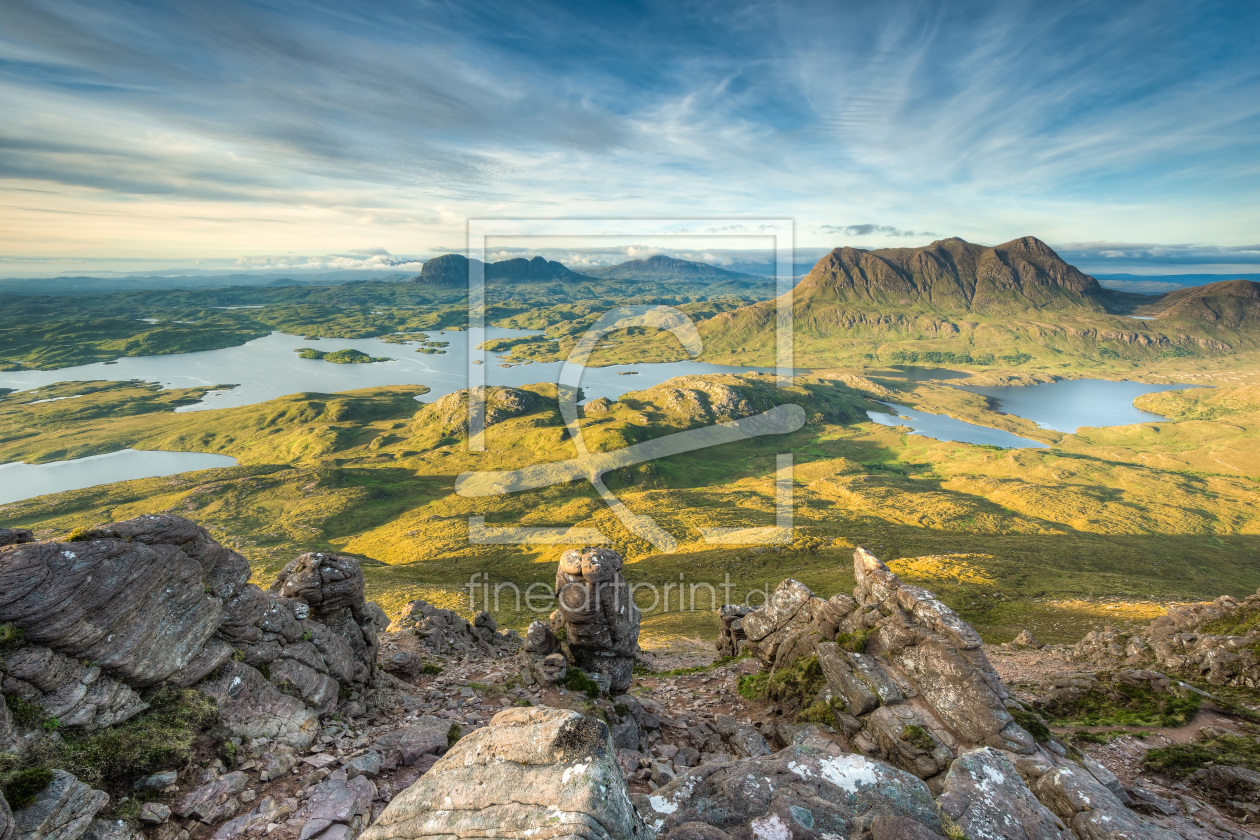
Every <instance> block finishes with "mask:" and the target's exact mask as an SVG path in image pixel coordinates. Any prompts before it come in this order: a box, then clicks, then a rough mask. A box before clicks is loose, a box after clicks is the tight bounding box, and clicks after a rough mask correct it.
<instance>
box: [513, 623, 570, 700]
mask: <svg viewBox="0 0 1260 840" xmlns="http://www.w3.org/2000/svg"><path fill="white" fill-rule="evenodd" d="M521 657H522V659H523V660H524V667H523V668H522V670H521V676H522V678H523V679H524V680H525V682H526V684H531V683H536V682H537V683H542V684H544V685H547V684H552V683H557V682H560V681H561V680H563V679H564V677H565V674H567V673H568V670H569V661H568V659H566V658H565V655H564V653H563V652H562V650H561V647H560V640H559V639H557V638H556V634H555V633H554V632H552V629H551V625H550V624H548V623H547V622H545V621H535V622H533V623H532V624H530V625H529V629H528V630H526V631H525V645H524V646H523V647H522V648H521Z"/></svg>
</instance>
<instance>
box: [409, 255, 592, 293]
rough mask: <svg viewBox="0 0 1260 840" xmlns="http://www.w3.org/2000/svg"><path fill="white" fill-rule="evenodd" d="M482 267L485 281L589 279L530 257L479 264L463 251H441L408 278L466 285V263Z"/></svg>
mask: <svg viewBox="0 0 1260 840" xmlns="http://www.w3.org/2000/svg"><path fill="white" fill-rule="evenodd" d="M470 262H471V263H473V264H476V265H484V266H485V279H486V280H487V281H496V280H497V281H504V280H506V281H509V282H517V283H550V282H555V281H560V282H580V281H583V280H585V281H589V280H590V279H591V278H590V277H586V276H583V275H581V274H577V273H576V272H573V271H570V270H569V269H568V268H567V267H566V266H564V265H562V264H560V263H558V262H554V261H552V260H545V259H543V258H542V257H534V258H533V259H531V260H527V259H524V258H523V257H518V258H516V259H511V260H500V261H499V262H492V263H482V262H481V261H480V260H469V259H468V257H465V256H464V255H463V254H443V255H442V256H440V257H434V258H433V259H431V260H429V261H428V262H426V263H425V264H424V265H423V266H422V267H421V269H420V273H419V274H418V275H416V276H415V277H413V278H412V279H411V282H413V283H419V284H423V285H427V286H440V287H443V288H454V287H466V286H467V285H468V264H469V263H470Z"/></svg>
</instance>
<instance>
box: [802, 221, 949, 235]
mask: <svg viewBox="0 0 1260 840" xmlns="http://www.w3.org/2000/svg"><path fill="white" fill-rule="evenodd" d="M814 229H815V230H816V231H818V232H819V233H825V234H833V235H839V236H872V235H875V236H892V237H907V238H908V237H918V238H923V237H926V236H936V234H935V233H932V232H931V231H922V232H919V233H916V232H915V231H913V230H902V229H901V228H898V227H894V226H893V225H874V224H861V225H844V226H843V227H841V226H839V225H818V226H817V227H815V228H814Z"/></svg>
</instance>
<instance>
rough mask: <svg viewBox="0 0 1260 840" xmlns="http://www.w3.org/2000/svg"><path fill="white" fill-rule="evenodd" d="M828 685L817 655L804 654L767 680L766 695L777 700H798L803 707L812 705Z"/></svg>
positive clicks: (779, 701)
mask: <svg viewBox="0 0 1260 840" xmlns="http://www.w3.org/2000/svg"><path fill="white" fill-rule="evenodd" d="M826 685H827V678H826V677H825V676H823V671H822V666H821V665H819V664H818V657H817V656H802V657H801V658H799V659H797V660H796V661H795V662H793V663H792V664H791V665H789V666H787V667H786V668H780V669H779V670H777V671H775V672H774V674H772V675H771V676H770V678H769V679H768V680H767V681H766V696H767V697H769V698H770V699H771V700H774V701H775V702H778V703H782V702H784V701H787V700H796V701H797V703H799V704H800V705H801V706H802V707H804V706H808V705H810V704H811V703H812V702H813V700H814V698H815V697H816V696H818V692H820V691H822V689H823V687H824V686H826Z"/></svg>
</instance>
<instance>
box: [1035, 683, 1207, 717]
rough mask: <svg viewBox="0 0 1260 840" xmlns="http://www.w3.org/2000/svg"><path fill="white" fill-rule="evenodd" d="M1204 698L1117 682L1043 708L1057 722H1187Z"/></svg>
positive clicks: (1050, 703) (1196, 712)
mask: <svg viewBox="0 0 1260 840" xmlns="http://www.w3.org/2000/svg"><path fill="white" fill-rule="evenodd" d="M1201 702H1202V701H1201V698H1200V697H1199V695H1197V694H1195V693H1193V692H1186V693H1185V694H1184V695H1180V694H1170V693H1164V692H1157V691H1152V690H1151V689H1149V688H1143V687H1139V686H1132V685H1126V684H1124V683H1115V684H1113V685H1111V686H1109V687H1108V688H1107V689H1106V690H1100V689H1091V690H1090V691H1087V692H1085V693H1084V694H1082V695H1081V696H1080V697H1076V698H1073V699H1071V700H1058V701H1051V702H1049V703H1046V704H1045V705H1044V706H1043V707H1042V710H1043V711H1044V712H1045V714H1046V717H1047V718H1049V719H1050V720H1051V721H1052V722H1053V723H1054V724H1055V725H1057V726H1184V725H1185V724H1187V723H1189V722H1190V721H1192V720H1194V716H1195V715H1197V714H1198V713H1199V706H1200V704H1201Z"/></svg>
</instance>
